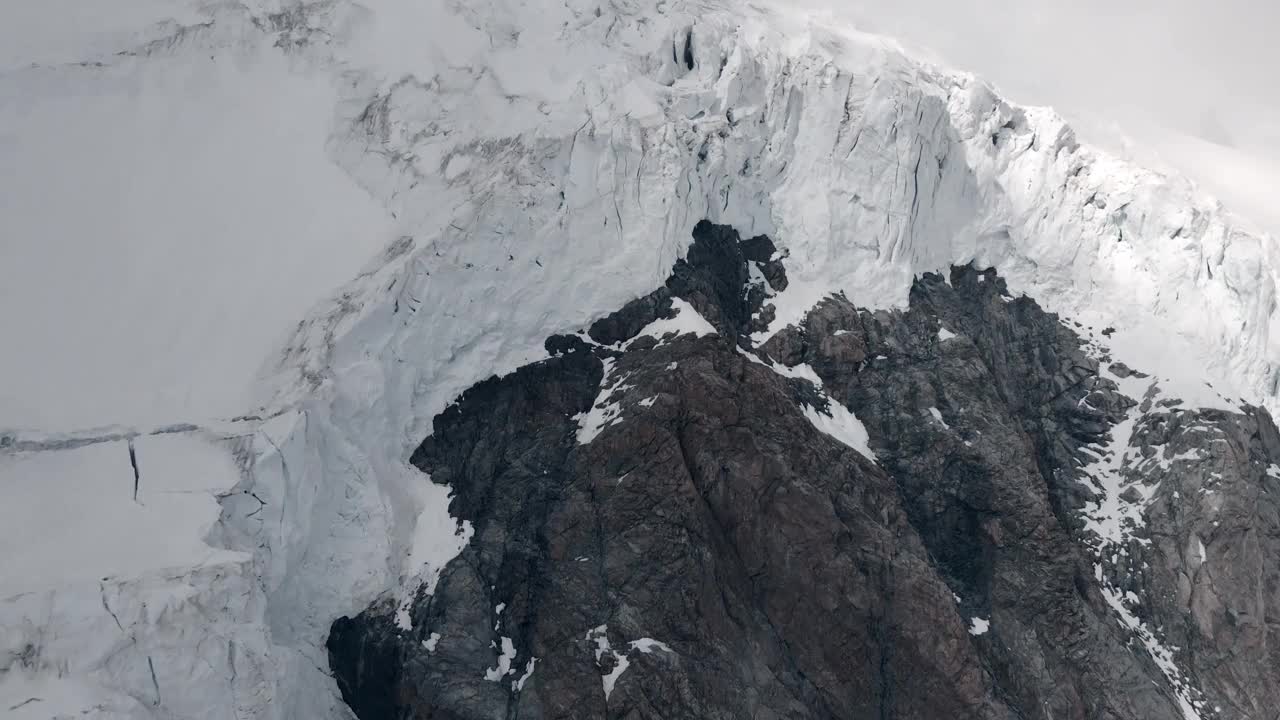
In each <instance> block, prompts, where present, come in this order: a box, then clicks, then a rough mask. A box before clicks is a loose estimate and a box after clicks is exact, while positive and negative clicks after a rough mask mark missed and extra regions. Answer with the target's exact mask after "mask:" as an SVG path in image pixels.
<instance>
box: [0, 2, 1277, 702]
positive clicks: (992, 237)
mask: <svg viewBox="0 0 1280 720" xmlns="http://www.w3.org/2000/svg"><path fill="white" fill-rule="evenodd" d="M71 6H74V7H77V8H80V11H83V7H82V6H87V4H84V3H82V4H80V5H76V4H75V3H71ZM59 7H61V6H51V8H52V9H51V10H48V11H46V12H48V13H55V12H57V10H58V9H59ZM64 9H65V8H64ZM49 17H52V16H49ZM49 17H45V16H41V17H40V18H39V22H35V23H32V24H31V25H30V26H24V25H23V23H22V22H21V18H18V19H17V20H18V22H16V24H15V25H13V26H11V28H12V27H16V28H19V30H20V29H22V28H24V27H27V29H32V28H35V29H40V28H43V31H46V32H51V31H49V30H48V26H54V27H55V29H57V25H58V23H55V22H51V21H50V20H49ZM37 26H38V27H37ZM102 27H103V30H102V31H101V32H96V33H86V32H79V31H77V32H75V33H72V32H70V31H68V32H63V33H62V34H61V35H59V36H58V37H57V39H58V40H59V42H56V43H55V42H48V43H41V42H35V41H34V40H30V41H28V42H27V43H25V44H21V45H18V46H17V47H20V48H22V49H23V51H24V52H27V53H30V54H29V55H27V56H18V55H14V56H6V57H4V58H2V59H3V62H4V64H3V66H0V67H2V69H0V161H3V164H4V165H5V166H6V167H8V168H13V169H16V171H11V172H10V173H7V174H6V177H5V179H4V180H3V181H0V182H3V192H0V197H3V198H4V200H3V201H0V203H3V204H0V219H2V221H3V223H4V225H3V227H4V230H5V232H4V234H5V237H6V240H5V242H4V243H3V246H2V247H0V298H3V299H4V301H5V306H6V307H7V308H15V309H16V311H12V312H9V313H6V315H5V317H4V319H3V320H0V331H2V332H3V334H4V336H5V337H6V338H7V346H6V351H5V353H4V356H3V358H0V369H2V370H3V371H4V376H5V378H6V382H5V383H4V387H3V388H0V453H2V454H0V488H3V492H4V493H5V498H6V500H5V503H4V508H3V510H2V511H0V518H2V519H3V520H4V522H0V557H2V558H3V564H2V565H0V628H2V631H0V708H4V709H5V710H6V711H7V712H8V713H9V714H10V716H12V717H19V718H21V717H49V716H51V715H55V716H56V715H59V714H61V715H79V714H81V713H84V712H88V713H90V714H92V715H93V716H95V717H120V718H135V717H136V718H177V717H182V718H196V717H207V718H229V717H235V718H263V719H265V718H343V717H349V711H348V710H347V709H346V707H345V706H344V705H343V703H342V701H341V699H340V697H339V696H338V692H337V688H336V686H335V685H334V682H333V680H332V679H331V677H330V676H329V673H328V670H327V659H326V655H325V651H324V647H323V645H324V639H325V634H326V633H327V631H328V628H329V625H330V623H331V622H332V620H333V619H334V618H335V617H337V616H339V615H342V614H344V613H350V612H353V611H355V610H357V609H359V608H362V607H364V606H366V605H367V604H369V603H370V602H371V601H373V600H374V599H375V598H378V597H382V596H386V595H387V594H395V593H400V594H402V597H401V600H402V601H404V602H407V601H408V599H409V597H408V593H412V592H413V591H414V590H416V588H417V587H419V586H422V587H425V588H426V589H427V590H428V591H429V590H430V588H431V584H432V583H433V582H434V577H435V575H436V573H438V572H439V570H440V569H441V568H442V567H443V565H444V564H445V563H446V562H447V561H448V560H449V559H450V558H451V557H453V555H454V554H456V553H457V552H458V550H459V548H460V547H461V546H462V545H464V544H465V543H466V541H467V538H468V533H469V529H468V528H467V527H465V526H459V524H458V523H457V522H456V521H454V520H453V519H452V518H450V517H449V515H448V513H447V510H446V506H447V497H448V491H447V489H445V488H440V487H438V486H435V485H433V484H431V483H429V482H427V481H426V479H425V478H423V476H422V474H421V473H419V472H418V471H417V470H415V469H413V468H411V467H410V466H409V465H408V463H407V462H406V460H407V457H408V455H409V452H410V450H411V449H412V448H413V447H414V446H415V445H416V444H417V443H418V442H420V441H421V439H422V438H423V437H425V436H426V435H427V434H428V433H429V431H430V422H431V419H432V417H433V416H435V415H436V414H437V413H439V412H440V411H441V410H443V409H444V407H445V406H446V404H447V403H448V402H450V401H451V400H452V399H453V398H454V397H456V396H457V395H458V393H460V392H461V391H462V390H463V389H464V388H466V387H468V386H470V385H472V384H474V383H475V382H477V381H479V380H482V379H484V378H486V377H488V376H490V375H494V374H499V375H501V374H504V373H506V372H509V371H511V370H513V369H514V368H516V367H518V366H520V365H522V364H525V363H527V362H530V361H531V360H534V359H537V358H539V357H542V356H544V354H545V351H544V350H543V349H542V339H543V338H544V337H546V336H548V335H550V334H553V333H556V332H560V331H563V330H565V329H566V328H572V327H578V326H582V325H584V324H586V323H587V322H589V321H590V320H592V319H593V318H595V317H596V316H598V315H599V314H600V313H602V312H604V311H606V310H608V309H610V308H612V307H615V306H618V305H621V304H622V303H624V302H626V301H627V300H629V299H631V298H633V297H636V296H639V295H641V294H643V293H645V292H647V290H648V289H649V288H651V287H654V286H657V285H659V284H660V283H661V281H662V279H663V277H664V276H665V275H666V273H667V270H668V268H669V267H670V265H671V263H672V262H673V261H674V260H675V259H676V258H677V257H679V256H680V255H681V254H682V253H683V251H684V249H685V247H687V245H688V242H689V230H690V228H692V227H693V225H694V224H695V223H696V222H697V221H698V220H700V219H703V218H708V219H711V220H712V221H714V222H717V223H723V224H729V225H733V226H735V227H736V228H738V229H740V231H741V232H742V233H743V234H744V235H751V234H757V233H768V234H769V235H770V236H771V237H773V238H775V239H776V240H777V242H778V243H779V245H780V246H781V247H782V248H783V249H784V250H785V251H786V252H787V253H789V256H788V260H787V266H788V272H789V275H790V277H791V280H792V282H791V284H790V285H789V286H788V288H787V289H786V290H785V291H783V292H782V293H781V294H780V295H779V296H778V297H777V298H775V301H776V304H777V308H778V313H777V318H776V321H775V323H774V325H773V326H771V327H770V331H776V330H778V329H781V328H782V327H784V326H785V325H786V324H787V323H789V322H794V321H796V320H798V319H799V318H800V317H802V316H803V314H804V313H805V312H806V311H807V310H809V309H810V308H811V307H812V306H813V305H814V304H815V303H816V302H817V301H819V300H820V299H822V298H823V297H825V296H827V295H828V294H831V293H836V292H843V293H844V294H845V295H847V296H848V297H849V298H850V299H851V301H852V302H854V303H856V304H858V305H863V306H867V307H895V306H901V305H903V304H904V303H905V301H906V292H907V289H908V288H909V286H910V283H911V281H912V279H913V278H914V277H916V276H917V275H919V274H921V273H923V272H926V271H931V270H936V269H939V268H943V267H946V266H948V265H950V264H952V263H957V264H963V263H966V262H970V261H973V262H976V263H979V264H981V265H987V266H994V267H997V268H998V269H999V271H1000V273H1001V276H1002V277H1004V278H1005V279H1006V281H1007V282H1008V283H1009V286H1010V288H1011V289H1013V290H1016V291H1020V292H1025V293H1027V294H1029V295H1034V296H1035V297H1036V298H1037V299H1038V300H1039V301H1040V302H1041V303H1042V304H1044V305H1045V306H1046V308H1047V309H1049V310H1051V311H1054V312H1058V313H1060V314H1062V315H1063V316H1064V317H1066V318H1071V319H1075V320H1078V321H1079V322H1081V323H1083V324H1084V325H1086V326H1088V327H1090V328H1097V329H1101V328H1104V327H1105V328H1107V330H1108V333H1107V334H1108V335H1109V338H1110V339H1109V343H1110V345H1111V346H1112V348H1113V350H1114V355H1115V356H1116V358H1117V359H1120V360H1123V361H1124V362H1126V363H1128V364H1130V365H1133V366H1141V367H1143V368H1145V369H1149V370H1150V371H1152V372H1153V373H1154V374H1156V375H1158V376H1160V377H1161V379H1162V380H1163V381H1164V385H1165V387H1166V390H1167V391H1171V392H1175V393H1177V394H1180V395H1182V396H1184V397H1190V398H1201V397H1204V398H1209V399H1206V400H1203V402H1227V401H1230V402H1232V403H1236V402H1240V401H1246V402H1250V403H1255V404H1259V405H1263V406H1265V407H1267V408H1268V409H1269V410H1271V411H1272V412H1273V413H1275V412H1276V411H1277V410H1280V401H1278V400H1277V397H1278V394H1280V368H1278V367H1277V358H1280V347H1277V338H1280V315H1278V313H1277V309H1276V284H1277V277H1278V271H1277V267H1278V262H1280V255H1278V251H1277V246H1276V241H1275V238H1274V236H1272V235H1271V234H1268V233H1267V232H1264V231H1262V230H1259V229H1257V228H1255V227H1254V226H1253V225H1251V224H1250V223H1248V222H1246V221H1244V220H1240V219H1238V218H1236V217H1235V216H1234V215H1233V214H1232V213H1231V212H1230V211H1229V210H1228V209H1226V208H1224V207H1223V206H1222V205H1221V204H1220V203H1219V202H1217V201H1216V200H1214V199H1213V198H1211V197H1209V196H1208V195H1207V194H1205V193H1204V192H1202V191H1201V190H1200V189H1198V187H1197V186H1196V185H1195V184H1194V183H1193V182H1192V181H1191V180H1188V179H1186V178H1182V177H1178V176H1175V175H1173V174H1170V173H1165V172H1157V171H1154V170H1149V169H1144V168H1142V167H1139V166H1136V165H1134V164H1131V163H1129V162H1126V161H1124V160H1122V159H1120V158H1117V157H1115V156H1114V155H1111V154H1108V153H1106V152H1104V151H1102V150H1100V149H1097V148H1095V147H1093V146H1091V145H1089V144H1088V143H1086V142H1083V141H1081V140H1080V139H1078V138H1077V136H1076V133H1075V132H1074V131H1073V130H1072V129H1071V127H1069V126H1068V125H1067V123H1066V122H1065V121H1063V120H1062V119H1061V118H1060V117H1059V116H1058V115H1057V114H1055V113H1054V112H1053V111H1051V110H1048V109H1045V108H1023V107H1019V106H1017V105H1015V104H1012V103H1010V102H1009V101H1007V100H1006V99H1004V98H1003V97H1002V96H1001V95H1000V94H999V93H998V92H997V91H996V90H995V89H993V88H992V87H991V86H989V85H987V84H985V83H984V82H982V81H981V80H979V79H977V78H975V77H973V76H971V75H967V74H964V73H959V72H955V71H952V70H949V69H946V68H940V67H937V66H934V65H932V64H929V63H926V62H923V61H921V60H918V59H916V58H914V57H912V56H910V55H909V54H907V53H906V52H904V51H903V50H902V49H901V48H900V47H899V46H898V45H896V44H895V43H893V42H892V41H890V40H887V39H884V38H880V37H876V36H872V35H867V34H864V33H860V32H859V31H857V30H856V29H854V28H849V27H842V26H838V25H834V24H832V23H830V22H826V21H824V20H823V19H822V18H818V17H815V16H812V15H810V14H807V13H805V12H801V11H798V10H796V9H794V8H791V7H788V6H787V5H786V4H785V3H781V2H779V3H771V2H741V1H739V0H702V1H701V2H673V1H670V0H611V2H608V3H601V2H587V1H586V0H566V2H564V3H563V4H542V3H531V2H521V1H519V0H482V1H479V2H465V3H464V2H456V1H452V0H428V1H425V2H409V1H408V0H381V1H379V2H376V3H368V4H359V3H355V2H349V1H348V0H320V1H318V2H301V3H283V2H272V1H269V0H268V1H265V2H259V1H256V0H254V1H250V2H218V3H199V4H197V3H183V2H171V3H161V2H147V3H136V4H133V5H132V6H131V8H130V11H129V12H127V13H122V14H121V15H119V16H116V17H115V18H113V20H112V22H111V23H110V24H109V25H103V26H102ZM10 32H13V33H15V35H16V34H18V31H16V30H11V31H10ZM32 32H33V33H34V30H32ZM33 60H34V61H33ZM1206 368H1207V375H1206V371H1205V369H1206ZM1204 378H1207V379H1208V380H1209V381H1210V382H1211V383H1212V387H1211V388H1207V387H1206V386H1205V385H1204V384H1203V383H1202V382H1201V380H1202V379H1204ZM1170 388H1175V389H1174V390H1170ZM1193 402H1201V400H1193ZM405 588H409V590H406V589H405ZM33 698H34V699H35V700H33Z"/></svg>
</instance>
